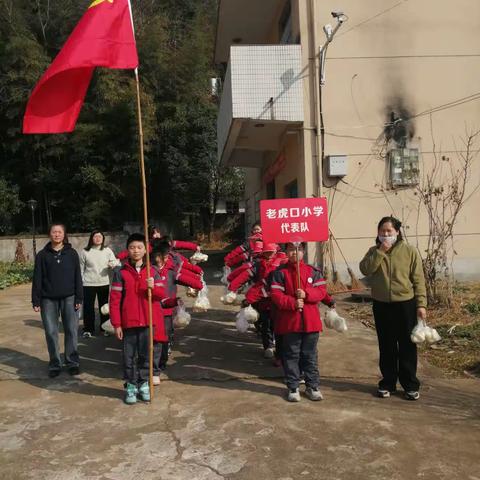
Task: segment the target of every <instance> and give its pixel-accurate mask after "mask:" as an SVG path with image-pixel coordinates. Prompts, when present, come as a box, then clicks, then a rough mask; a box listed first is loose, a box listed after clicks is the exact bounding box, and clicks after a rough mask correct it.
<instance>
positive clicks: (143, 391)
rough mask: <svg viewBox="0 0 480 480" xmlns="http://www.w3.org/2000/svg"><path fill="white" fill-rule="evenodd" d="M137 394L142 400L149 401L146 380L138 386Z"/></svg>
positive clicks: (148, 387) (148, 389) (148, 388)
mask: <svg viewBox="0 0 480 480" xmlns="http://www.w3.org/2000/svg"><path fill="white" fill-rule="evenodd" d="M138 395H139V397H140V400H142V401H143V402H149V401H150V386H149V385H148V382H143V383H142V384H141V385H140V387H138Z"/></svg>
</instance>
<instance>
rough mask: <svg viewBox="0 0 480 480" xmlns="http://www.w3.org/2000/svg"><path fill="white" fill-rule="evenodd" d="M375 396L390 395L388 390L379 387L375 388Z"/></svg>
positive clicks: (384, 396)
mask: <svg viewBox="0 0 480 480" xmlns="http://www.w3.org/2000/svg"><path fill="white" fill-rule="evenodd" d="M377 397H379V398H389V397H390V391H389V390H383V389H381V388H379V389H378V390H377Z"/></svg>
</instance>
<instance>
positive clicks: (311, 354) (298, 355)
mask: <svg viewBox="0 0 480 480" xmlns="http://www.w3.org/2000/svg"><path fill="white" fill-rule="evenodd" d="M318 337H319V333H318V332H312V333H287V334H285V335H282V363H283V371H284V373H285V381H286V384H287V387H288V388H290V389H293V388H298V385H299V383H300V374H301V373H302V372H303V374H304V375H305V384H306V386H307V387H311V388H318V386H319V385H320V373H319V372H318V358H317V343H318Z"/></svg>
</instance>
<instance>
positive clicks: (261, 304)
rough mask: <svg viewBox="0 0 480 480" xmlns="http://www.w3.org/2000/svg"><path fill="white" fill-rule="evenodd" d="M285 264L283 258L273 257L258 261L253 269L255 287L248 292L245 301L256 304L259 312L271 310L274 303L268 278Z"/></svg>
mask: <svg viewBox="0 0 480 480" xmlns="http://www.w3.org/2000/svg"><path fill="white" fill-rule="evenodd" d="M283 263H285V259H284V258H283V257H277V256H275V257H273V258H271V259H270V260H266V259H265V258H261V259H259V260H257V261H256V262H255V264H254V268H253V277H252V279H253V282H254V283H253V285H252V286H251V287H250V288H249V289H248V290H247V293H246V294H245V299H246V300H247V302H248V303H252V304H255V306H256V308H257V309H258V310H270V309H271V307H272V302H271V298H270V288H269V285H268V281H267V280H268V277H269V276H270V274H271V273H272V272H274V271H275V270H276V269H277V268H278V267H279V266H280V265H282V264H283Z"/></svg>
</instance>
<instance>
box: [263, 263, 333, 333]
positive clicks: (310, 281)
mask: <svg viewBox="0 0 480 480" xmlns="http://www.w3.org/2000/svg"><path fill="white" fill-rule="evenodd" d="M270 288H271V299H272V302H273V304H274V305H275V308H274V309H273V311H274V325H275V327H274V328H275V333H277V334H279V335H284V334H286V333H298V332H304V333H311V332H321V331H322V329H323V328H322V320H321V318H320V310H319V309H318V304H319V303H320V302H322V303H324V304H326V305H329V306H332V305H334V303H335V302H334V300H333V298H332V297H330V295H329V294H328V293H327V288H326V281H325V280H324V279H323V275H322V273H321V272H320V270H318V269H317V268H315V267H313V266H311V265H307V264H305V263H303V262H300V287H299V288H301V289H302V290H304V291H305V294H306V297H305V299H304V307H303V310H302V311H299V310H297V309H296V308H295V301H296V295H295V292H296V290H297V288H298V287H297V267H296V264H295V263H287V264H286V265H282V266H281V267H279V268H278V269H277V270H275V272H273V274H272V276H271V278H270Z"/></svg>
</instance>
